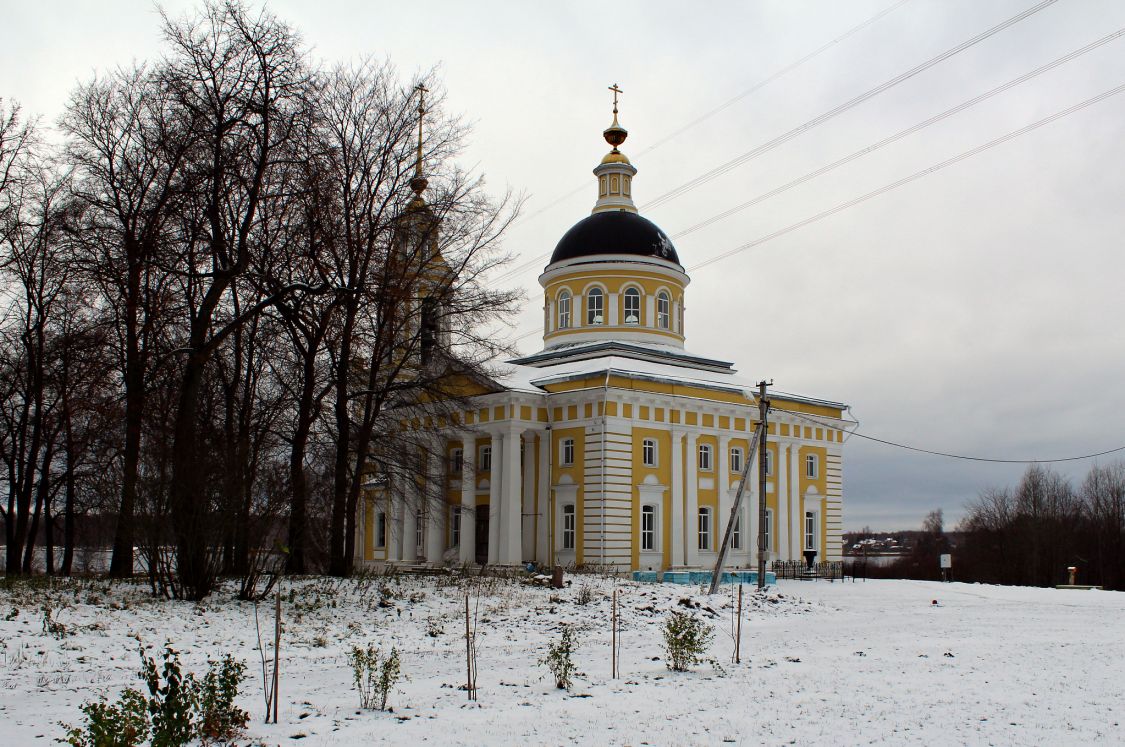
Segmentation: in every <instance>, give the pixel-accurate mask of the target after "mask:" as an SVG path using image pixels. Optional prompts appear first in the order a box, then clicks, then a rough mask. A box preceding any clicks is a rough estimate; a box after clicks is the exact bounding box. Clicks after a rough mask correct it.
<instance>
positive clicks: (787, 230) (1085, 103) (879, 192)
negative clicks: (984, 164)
mask: <svg viewBox="0 0 1125 747" xmlns="http://www.w3.org/2000/svg"><path fill="white" fill-rule="evenodd" d="M1122 91H1125V84H1123V85H1120V86H1117V87H1116V88H1111V89H1110V90H1108V91H1105V92H1103V93H1100V94H1098V95H1097V96H1094V97H1092V98H1089V99H1086V100H1085V101H1082V102H1080V103H1078V104H1075V105H1074V106H1071V107H1068V108H1066V109H1063V110H1062V111H1058V112H1055V113H1054V114H1052V115H1050V116H1049V117H1044V118H1043V119H1040V120H1039V121H1037V122H1033V123H1031V124H1029V125H1027V126H1026V127H1021V128H1020V129H1018V130H1013V131H1011V132H1009V133H1008V134H1006V135H1002V136H1000V137H998V138H996V139H995V140H990V141H988V142H987V143H984V144H983V145H978V146H977V147H975V148H972V149H970V150H967V151H965V152H964V153H961V154H959V155H956V156H954V157H952V158H948V159H946V160H944V161H942V162H940V163H936V164H934V165H933V166H930V167H929V168H925V169H922V170H921V171H917V172H915V173H913V174H911V175H910V176H906V177H903V178H902V179H899V180H898V181H895V182H891V183H890V184H886V185H883V186H882V187H880V188H879V189H876V190H874V191H872V192H868V193H867V194H865V195H861V196H859V197H856V198H854V199H851V200H848V201H847V202H842V203H840V204H839V205H836V206H835V207H833V208H829V209H828V210H824V211H822V212H819V213H817V214H816V215H813V216H811V217H809V218H805V219H804V220H802V221H798V222H797V223H793V224H792V225H789V226H786V227H785V228H782V229H779V230H777V231H774V232H773V233H770V234H766V235H765V236H762V237H760V238H757V239H754V240H753V241H748V242H746V243H745V244H742V245H741V246H736V247H735V248H733V249H731V250H729V251H726V252H723V253H722V254H718V255H716V256H714V257H711V258H710V259H707V260H705V261H703V262H700V263H699V264H697V265H695V266H694V267H691V268H689V270H690V271H692V272H694V271H695V270H698V269H701V268H703V267H707V266H708V265H711V264H714V263H715V262H719V261H722V260H724V259H727V258H728V257H732V256H734V255H735V254H738V253H740V252H744V251H746V250H747V249H752V248H753V247H756V246H759V245H761V244H764V243H766V242H767V241H771V240H773V239H776V238H778V237H780V236H784V235H785V234H787V233H790V232H792V231H796V230H797V229H798V228H804V227H805V226H807V225H809V224H811V223H816V222H817V221H820V220H823V219H824V218H827V217H829V216H832V215H835V214H836V213H839V212H842V211H844V210H847V209H848V208H852V207H855V206H856V205H859V204H860V203H863V202H866V201H867V200H870V199H871V198H873V197H878V196H879V195H882V194H886V193H887V192H890V191H892V190H895V189H898V188H899V187H901V186H903V185H906V184H909V183H911V182H913V181H917V180H918V179H921V178H922V177H924V176H929V175H930V174H933V173H935V172H937V171H941V170H942V169H944V168H946V167H947V166H952V165H953V164H955V163H959V162H961V161H964V160H965V159H967V158H971V157H973V156H975V155H977V154H979V153H983V152H984V151H986V150H989V149H991V148H994V147H996V146H997V145H1001V144H1002V143H1006V142H1008V141H1009V140H1012V139H1014V138H1017V137H1019V136H1020V135H1026V134H1027V133H1029V132H1031V131H1032V130H1036V129H1039V128H1040V127H1043V126H1044V125H1048V124H1050V123H1052V122H1054V121H1056V120H1058V119H1062V118H1063V117H1066V116H1068V115H1070V114H1073V113H1074V112H1076V111H1079V110H1081V109H1085V108H1086V107H1088V106H1091V105H1093V104H1096V103H1098V102H1100V101H1103V100H1105V99H1107V98H1109V97H1110V96H1114V95H1116V94H1118V93H1121V92H1122Z"/></svg>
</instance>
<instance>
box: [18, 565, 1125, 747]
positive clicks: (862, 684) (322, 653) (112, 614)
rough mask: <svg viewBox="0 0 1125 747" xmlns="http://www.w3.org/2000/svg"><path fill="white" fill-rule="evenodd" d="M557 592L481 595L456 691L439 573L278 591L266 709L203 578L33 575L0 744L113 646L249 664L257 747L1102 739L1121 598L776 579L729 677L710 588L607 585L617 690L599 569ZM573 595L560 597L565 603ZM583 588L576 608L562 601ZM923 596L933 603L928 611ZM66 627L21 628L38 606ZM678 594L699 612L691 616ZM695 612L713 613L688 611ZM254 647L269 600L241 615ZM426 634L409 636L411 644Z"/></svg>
mask: <svg viewBox="0 0 1125 747" xmlns="http://www.w3.org/2000/svg"><path fill="white" fill-rule="evenodd" d="M569 579H570V580H571V581H572V585H571V586H570V587H569V588H566V589H563V590H559V591H556V590H551V589H547V588H540V587H533V586H527V585H523V584H520V583H518V582H516V581H511V580H495V581H489V582H488V583H487V584H486V585H485V586H484V587H483V588H481V590H480V593H479V602H478V597H477V596H474V599H473V606H474V610H476V612H477V614H478V615H479V618H480V619H479V639H478V659H479V663H478V666H479V676H478V686H479V700H478V701H477V702H472V703H471V702H469V701H468V700H467V698H466V694H465V692H464V691H463V690H462V689H459V686H461V685H462V684H463V683H464V681H465V649H464V639H463V634H464V612H463V610H464V594H465V588H466V586H465V585H464V583H463V582H461V583H452V582H450V581H449V580H440V579H435V578H425V577H405V578H404V577H394V578H384V577H373V578H366V579H362V580H348V581H337V580H331V579H301V580H292V581H290V580H287V581H285V582H284V590H283V593H284V598H285V600H286V601H285V605H284V606H285V619H286V631H285V636H284V639H283V643H282V654H283V661H282V670H281V672H282V675H281V719H280V723H279V724H277V725H273V724H270V725H266V724H263V723H261V719H262V716H263V713H264V710H263V706H262V696H261V680H260V670H259V669H258V668H257V667H258V652H257V650H256V645H257V637H256V634H255V627H254V607H253V605H252V604H250V603H246V602H238V601H232V599H231V597H232V595H233V593H232V590H231V589H229V588H227V589H224V591H223V592H222V593H219V594H216V595H215V596H214V597H213V598H211V599H209V600H208V601H206V602H205V603H203V604H193V603H187V602H172V601H164V600H158V599H153V598H151V597H150V596H148V594H147V589H146V587H144V586H143V585H131V584H129V585H122V584H117V585H114V586H110V585H109V584H108V583H107V582H103V581H93V582H91V581H83V582H79V581H74V582H61V581H57V582H55V584H56V585H55V587H54V588H53V589H46V588H42V587H39V586H36V587H29V586H27V585H24V584H20V583H17V584H8V585H6V586H5V587H4V588H3V589H2V590H0V635H2V648H0V688H3V691H4V693H5V694H4V696H3V697H2V698H0V744H4V745H34V744H50V743H52V742H53V741H54V739H56V738H57V737H59V736H61V735H62V733H63V729H62V727H61V726H60V725H59V722H60V721H67V722H70V723H78V722H79V721H80V720H81V714H80V713H79V711H78V706H79V705H80V704H81V703H82V702H83V701H85V700H87V699H90V698H92V697H94V696H96V695H100V694H108V695H110V696H111V697H116V695H117V693H118V692H120V690H121V689H122V688H123V687H125V686H138V687H139V686H140V683H139V682H138V681H137V680H136V679H135V672H136V670H137V664H138V656H137V651H136V648H137V639H138V638H139V639H140V641H142V642H143V643H144V644H145V645H146V646H152V647H153V652H152V653H158V651H159V648H160V647H161V646H162V645H163V644H164V642H165V641H171V642H172V644H173V645H174V647H175V648H177V649H178V650H180V651H181V652H182V654H183V659H184V664H185V668H186V669H193V670H194V671H197V672H199V671H202V670H203V669H204V668H205V660H206V658H207V657H208V656H210V657H212V658H217V657H218V656H220V655H222V654H223V653H225V652H230V653H233V654H234V655H235V656H237V657H240V658H242V659H243V660H244V661H246V662H247V664H248V665H249V672H250V675H251V679H248V680H247V681H246V683H245V684H244V686H243V696H242V698H241V699H240V700H241V703H240V705H242V707H244V708H246V709H247V710H249V711H250V713H251V715H252V720H251V723H250V727H249V732H248V735H247V737H248V739H247V741H248V742H255V743H258V742H260V743H263V744H271V745H272V744H316V745H320V744H325V745H344V744H372V743H375V744H412V745H413V744H418V743H429V744H441V745H446V744H465V745H481V744H488V745H502V744H543V745H555V744H558V745H564V744H576V743H578V744H631V745H640V744H653V745H673V744H675V745H687V744H719V743H723V742H731V743H736V744H788V743H798V744H833V745H839V744H928V745H932V744H1055V745H1078V744H1125V706H1123V705H1122V704H1123V703H1125V594H1121V593H1113V592H1098V591H1057V590H1054V589H1034V588H1013V587H996V586H981V585H971V584H938V583H927V582H913V581H867V582H856V583H852V582H850V581H849V582H846V583H827V582H823V581H820V582H815V583H814V582H807V581H805V582H802V581H788V582H786V581H782V582H781V583H780V584H779V585H777V586H776V587H773V588H772V589H771V590H770V591H769V593H768V594H767V595H766V596H764V597H755V596H753V595H752V594H751V593H750V591H751V590H750V589H749V588H747V589H746V594H747V596H746V600H745V606H746V609H745V610H744V623H743V639H742V653H743V658H742V663H741V664H732V663H730V657H731V653H732V650H733V640H732V636H731V634H730V631H731V621H732V604H733V602H732V591H731V588H730V587H727V588H726V589H725V591H724V593H723V594H721V595H717V596H715V597H710V598H708V597H706V596H705V595H703V594H701V593H700V589H699V588H698V587H688V586H674V585H667V584H636V583H632V582H620V581H618V582H617V583H616V586H617V588H618V589H619V590H620V606H621V617H622V620H621V633H620V635H621V639H622V646H621V672H622V674H621V677H620V678H619V679H616V680H614V679H611V677H610V623H609V619H610V615H609V610H610V602H609V594H610V591H611V589H612V588H613V586H614V582H613V581H612V580H610V579H606V578H601V577H594V576H569ZM584 589H585V590H586V591H583V590H584ZM584 595H590V596H592V600H591V601H589V602H588V603H586V604H580V603H579V602H580V601H581V597H582V596H584ZM685 597H688V598H690V600H691V601H690V604H691V605H692V609H693V610H694V611H695V614H698V615H701V616H703V618H704V619H706V620H707V621H708V622H710V623H711V624H713V625H714V626H715V628H716V635H715V639H714V643H713V646H712V652H711V653H712V655H713V656H714V657H715V658H716V659H718V660H719V661H720V662H721V664H722V669H723V670H724V671H723V672H720V671H718V670H716V669H715V668H714V667H712V666H711V665H709V664H703V665H700V666H698V667H696V668H695V669H694V670H693V671H691V672H686V673H674V672H670V671H668V670H667V669H666V667H665V665H664V661H663V658H662V656H663V645H662V638H661V625H662V623H663V621H664V619H665V617H666V615H667V613H668V611H670V610H672V609H687V607H685V606H684V605H683V604H682V603H681V602H680V600H681V599H683V598H685ZM935 600H936V602H937V604H936V605H935V604H933V602H934V601H935ZM45 602H46V603H48V604H50V605H51V606H52V607H53V608H54V610H55V611H54V616H53V618H52V619H55V620H57V621H58V622H60V623H62V624H63V625H64V626H65V627H66V629H67V632H68V634H67V635H66V636H65V637H63V638H61V639H58V638H55V637H53V636H50V635H47V634H45V633H44V632H43V624H42V623H43V612H42V609H41V605H42V604H43V603H45ZM695 603H699V605H700V606H699V607H698V608H696V607H695ZM707 608H710V610H712V611H713V613H714V614H712V613H711V612H709V611H708V609H707ZM261 613H262V615H263V636H266V635H267V634H266V633H265V631H266V630H267V629H271V628H272V605H270V606H269V607H268V608H267V607H263V609H262V610H261ZM562 623H573V624H574V625H576V626H578V629H579V630H580V641H581V644H580V648H579V650H578V652H577V654H576V655H575V657H574V658H575V662H576V664H577V666H578V669H579V672H580V673H581V674H580V675H579V676H578V677H577V678H576V683H575V686H574V688H573V690H572V691H571V692H569V693H567V692H565V691H560V690H556V689H555V688H554V683H553V681H552V679H551V676H550V674H549V672H548V671H547V669H546V668H545V667H541V666H538V665H537V663H536V662H537V660H538V659H539V658H541V657H542V656H543V655H544V654H545V649H546V646H547V644H548V643H549V642H550V641H552V640H555V639H556V638H557V637H558V630H559V626H560V624H562ZM431 634H432V635H431ZM368 642H375V643H378V644H380V645H383V646H388V647H389V646H390V645H394V646H397V647H398V649H399V651H400V652H401V657H402V670H403V673H404V675H405V680H404V681H402V682H401V683H400V684H399V686H398V687H397V689H396V690H395V691H394V692H393V693H392V695H391V698H390V705H391V706H392V707H393V712H391V713H382V712H377V711H360V710H359V709H358V708H357V706H358V704H359V701H358V696H357V693H356V692H355V690H354V689H353V687H352V672H351V669H350V667H349V665H348V662H347V656H346V654H347V651H348V650H349V649H350V647H351V646H353V645H358V644H366V643H368Z"/></svg>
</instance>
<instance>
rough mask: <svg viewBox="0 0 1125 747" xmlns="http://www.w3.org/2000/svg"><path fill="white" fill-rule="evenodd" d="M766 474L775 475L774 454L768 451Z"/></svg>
mask: <svg viewBox="0 0 1125 747" xmlns="http://www.w3.org/2000/svg"><path fill="white" fill-rule="evenodd" d="M766 474H767V475H772V474H773V452H772V451H770V450H769V449H766Z"/></svg>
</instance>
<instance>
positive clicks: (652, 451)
mask: <svg viewBox="0 0 1125 747" xmlns="http://www.w3.org/2000/svg"><path fill="white" fill-rule="evenodd" d="M641 462H643V463H644V466H646V467H655V466H656V439H654V438H646V439H645V440H644V442H643V443H642V444H641Z"/></svg>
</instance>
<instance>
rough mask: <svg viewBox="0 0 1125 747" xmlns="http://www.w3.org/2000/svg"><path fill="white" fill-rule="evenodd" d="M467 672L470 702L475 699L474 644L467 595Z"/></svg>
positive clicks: (466, 597) (466, 684) (467, 596)
mask: <svg viewBox="0 0 1125 747" xmlns="http://www.w3.org/2000/svg"><path fill="white" fill-rule="evenodd" d="M465 672H466V676H467V677H468V679H467V680H466V681H465V690H467V691H468V693H469V700H472V699H473V643H472V632H471V631H470V628H469V595H468V594H466V595H465Z"/></svg>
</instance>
